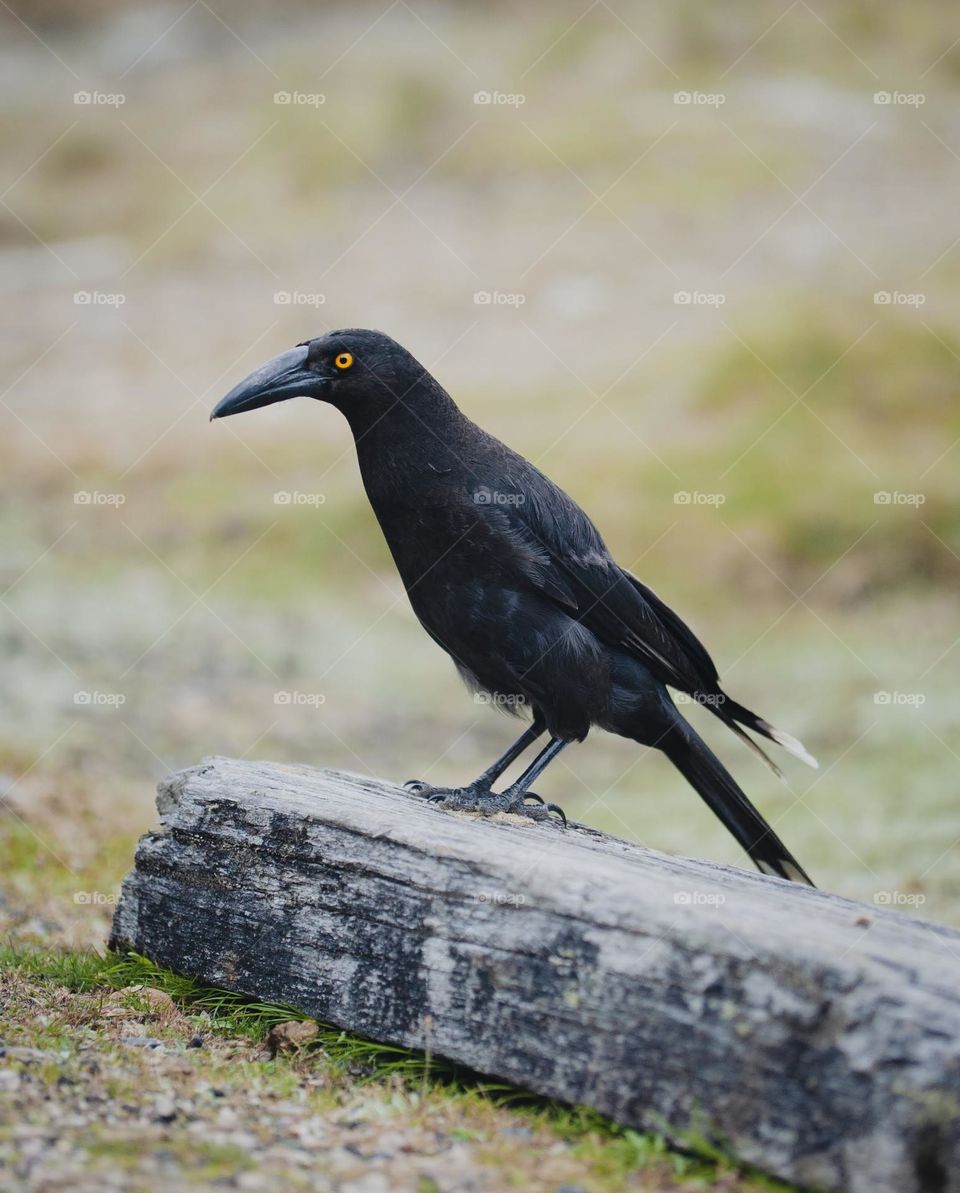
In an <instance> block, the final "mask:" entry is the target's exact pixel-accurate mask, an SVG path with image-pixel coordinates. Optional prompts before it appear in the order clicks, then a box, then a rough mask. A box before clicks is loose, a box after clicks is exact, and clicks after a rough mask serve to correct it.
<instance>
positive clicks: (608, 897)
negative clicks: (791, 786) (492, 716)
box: [111, 758, 960, 1193]
mask: <svg viewBox="0 0 960 1193" xmlns="http://www.w3.org/2000/svg"><path fill="white" fill-rule="evenodd" d="M157 803H158V808H159V811H160V814H161V820H162V828H161V829H159V830H158V831H155V832H150V833H147V834H146V835H145V836H144V837H143V838H142V839H141V841H140V844H139V847H138V849H137V855H136V865H135V868H134V870H133V871H132V872H131V873H130V874H129V876H128V877H127V878H126V880H125V881H124V883H123V889H122V893H121V898H120V902H119V905H118V907H117V910H116V915H115V919H114V926H113V937H112V942H111V943H112V946H113V947H114V948H116V949H134V950H136V951H137V952H141V953H145V954H146V955H147V956H149V957H151V958H152V959H153V960H154V961H156V962H158V963H160V964H162V965H165V966H168V967H170V968H172V969H174V970H177V971H178V972H180V973H182V974H186V975H189V976H190V977H193V978H196V979H199V980H200V981H202V982H204V983H207V984H211V985H216V986H222V987H226V988H228V989H230V990H234V991H238V992H241V993H243V994H247V995H250V996H252V997H255V998H257V999H259V1000H264V1001H277V1002H285V1003H291V1004H293V1005H295V1006H297V1007H299V1008H301V1009H302V1010H303V1011H305V1012H306V1013H308V1014H309V1015H311V1016H314V1017H315V1018H317V1019H319V1020H322V1021H325V1022H329V1023H333V1024H336V1025H338V1026H340V1027H343V1028H345V1029H348V1030H349V1031H351V1032H356V1033H358V1034H360V1035H364V1036H367V1037H369V1038H371V1039H374V1040H378V1041H384V1042H389V1043H393V1044H402V1045H406V1046H409V1047H414V1048H419V1049H427V1050H429V1051H430V1052H432V1053H433V1054H435V1055H439V1056H443V1057H447V1058H450V1059H451V1060H454V1061H457V1062H460V1063H461V1064H463V1065H465V1066H468V1067H469V1068H471V1069H473V1070H475V1071H477V1072H479V1073H482V1074H487V1075H490V1076H495V1077H498V1078H503V1079H506V1080H508V1081H511V1082H514V1083H516V1084H517V1085H520V1086H523V1087H525V1088H527V1089H529V1090H533V1091H536V1092H537V1093H540V1094H544V1095H547V1096H550V1097H554V1098H558V1099H562V1100H564V1101H567V1102H571V1103H586V1104H588V1105H590V1106H593V1107H596V1108H597V1109H598V1110H600V1111H602V1112H604V1113H606V1114H608V1115H611V1116H612V1117H613V1118H615V1119H616V1120H618V1121H619V1122H621V1123H625V1124H628V1125H630V1126H634V1127H637V1128H642V1129H653V1130H658V1131H665V1132H666V1133H667V1134H668V1135H669V1136H670V1137H671V1138H673V1139H674V1140H678V1141H681V1142H682V1141H683V1140H684V1139H685V1138H687V1137H688V1134H689V1133H695V1134H696V1135H697V1136H699V1137H702V1138H706V1139H708V1140H710V1141H711V1142H713V1143H715V1144H717V1145H719V1146H720V1147H721V1148H723V1149H724V1150H725V1151H727V1152H728V1153H729V1154H731V1155H733V1156H734V1157H736V1158H738V1159H739V1160H741V1161H744V1162H747V1163H749V1164H752V1165H756V1166H757V1167H759V1168H761V1169H763V1170H765V1171H767V1172H769V1173H771V1174H773V1175H775V1176H779V1177H781V1178H784V1179H786V1180H790V1181H793V1182H795V1183H798V1184H801V1185H805V1186H810V1187H816V1188H823V1189H842V1190H849V1191H850V1193H879V1191H882V1190H888V1189H889V1190H896V1193H955V1191H957V1190H960V933H957V932H954V931H951V930H949V929H947V928H944V927H940V926H938V925H936V924H932V923H927V922H923V921H920V920H917V919H913V918H910V917H908V916H906V915H904V914H902V913H900V912H897V911H893V910H890V909H885V908H882V907H881V908H873V907H870V908H867V907H866V906H863V905H861V904H858V903H854V902H851V901H850V900H847V899H841V898H838V897H836V896H833V895H829V894H826V893H824V892H820V891H813V890H810V889H808V888H804V887H801V886H797V885H794V884H790V883H786V882H782V881H780V880H779V879H775V878H768V877H764V876H763V875H760V874H754V873H750V872H747V871H742V870H738V869H734V868H732V867H727V866H721V865H715V864H711V863H709V862H702V861H691V860H689V859H686V858H677V857H668V856H665V855H663V854H659V853H655V852H653V851H651V850H648V849H643V848H641V847H640V846H637V845H631V844H628V843H626V842H624V841H620V840H617V839H615V838H612V837H609V836H605V835H603V834H601V833H598V832H595V831H593V830H590V829H588V828H585V827H583V826H581V825H571V826H570V828H569V829H567V830H566V831H564V830H563V829H562V828H560V827H559V826H558V825H555V824H532V823H530V822H524V821H520V820H518V819H517V818H515V817H503V816H500V817H496V818H491V819H478V818H476V817H472V816H467V815H463V814H460V813H452V812H445V811H443V810H441V809H438V808H436V807H434V806H431V805H429V804H427V803H426V802H424V801H422V800H420V799H418V798H417V797H415V796H411V795H409V794H408V793H406V792H404V791H403V790H402V789H401V788H398V787H395V786H392V785H390V784H387V783H384V782H381V781H379V780H373V779H366V778H361V777H359V776H357V775H351V774H347V773H344V772H338V771H329V770H317V769H313V768H310V767H306V766H281V765H278V764H271V763H253V762H244V761H237V760H235V759H229V758H212V759H208V760H206V761H205V762H204V763H203V764H202V765H200V766H196V767H192V768H189V769H187V770H183V771H180V772H178V773H176V774H173V775H171V776H170V777H169V778H168V779H166V780H165V781H164V782H162V783H161V784H160V787H159V795H158V801H157Z"/></svg>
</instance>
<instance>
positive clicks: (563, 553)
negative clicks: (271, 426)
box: [212, 329, 816, 882]
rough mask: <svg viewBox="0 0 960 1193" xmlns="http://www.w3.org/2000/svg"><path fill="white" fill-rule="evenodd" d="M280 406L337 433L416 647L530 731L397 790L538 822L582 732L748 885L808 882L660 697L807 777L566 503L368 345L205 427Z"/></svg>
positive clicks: (324, 354) (408, 360)
mask: <svg viewBox="0 0 960 1193" xmlns="http://www.w3.org/2000/svg"><path fill="white" fill-rule="evenodd" d="M297 395H305V396H308V397H315V398H319V399H322V400H324V401H327V402H329V403H331V404H332V405H334V406H336V407H337V408H338V409H339V410H340V411H341V412H342V413H343V414H344V415H345V417H346V419H347V421H348V422H349V424H350V427H351V430H352V431H353V436H354V440H355V442H356V448H357V456H358V460H359V464H360V471H361V475H362V477H363V483H364V487H365V489H366V492H367V496H368V497H369V499H370V504H371V505H372V506H373V510H374V513H375V514H376V516H377V519H378V521H379V523H380V526H381V528H382V530H383V533H384V536H385V538H386V541H387V544H388V546H389V548H390V551H391V553H392V555H393V558H394V561H395V563H396V566H397V569H398V571H399V573H400V576H401V579H402V580H403V584H404V586H405V588H406V591H407V593H408V595H409V598H410V603H411V605H412V607H413V610H414V612H415V613H416V615H417V617H418V618H419V619H420V622H421V623H422V625H423V626H424V628H425V629H426V631H427V633H428V634H429V635H430V636H431V637H432V638H433V639H434V641H436V642H437V643H439V645H440V646H442V647H443V649H444V650H446V651H447V652H448V654H450V656H451V657H452V659H453V661H454V662H455V664H456V666H457V668H458V669H459V671H460V673H461V675H462V676H463V677H464V679H465V680H466V681H467V682H468V683H469V684H470V685H471V686H472V687H474V688H476V689H477V690H480V691H483V692H487V693H489V694H490V696H491V698H492V700H493V701H495V702H497V703H499V704H501V705H502V706H504V707H506V708H510V709H512V710H515V711H519V710H523V709H525V710H527V711H529V713H530V714H531V716H532V724H531V727H530V728H529V729H528V730H527V731H526V732H525V733H524V734H523V735H522V737H521V738H520V739H519V740H518V742H517V743H515V745H514V746H513V747H511V749H510V750H508V751H507V752H506V754H504V755H503V757H502V758H500V759H498V760H497V761H496V762H495V763H494V764H493V765H492V766H491V767H490V768H488V770H487V771H486V772H484V774H483V775H481V776H480V777H479V778H478V779H477V780H476V781H475V782H474V783H472V784H470V785H469V786H467V787H464V788H457V789H435V788H428V787H426V785H425V784H414V785H413V787H414V789H416V790H418V791H420V792H421V793H423V794H426V795H427V796H428V797H430V798H433V799H435V800H437V801H439V802H442V803H444V804H445V805H446V806H449V807H455V808H471V809H477V808H479V809H480V810H493V809H498V808H505V809H509V810H512V811H519V812H523V813H525V814H526V815H531V816H533V817H535V818H539V817H542V816H545V815H548V814H549V810H550V809H554V807H555V806H554V805H546V807H542V806H540V805H539V797H538V796H533V795H532V793H530V791H529V788H530V785H531V783H532V782H533V780H534V779H535V778H536V777H537V775H538V774H540V772H541V771H542V770H543V768H544V767H545V766H546V765H547V763H548V762H549V761H550V760H551V759H552V758H554V757H555V756H556V754H558V753H559V752H560V750H561V749H563V748H564V746H565V745H566V744H567V743H569V742H572V741H582V740H583V739H584V738H585V737H586V736H587V734H588V732H589V731H590V729H591V727H593V726H598V727H600V728H602V729H606V730H609V731H610V732H612V733H617V734H620V735H621V736H623V737H628V738H632V739H633V740H635V741H637V742H640V743H641V744H643V745H646V746H652V747H655V748H657V749H659V750H662V751H663V752H664V753H665V754H666V755H667V757H668V758H670V760H671V761H672V762H673V763H674V765H675V766H676V767H677V768H678V769H679V770H680V771H681V772H682V773H683V775H684V776H685V777H686V778H687V780H688V781H689V782H690V784H691V785H692V786H693V787H694V788H695V789H696V790H697V791H698V792H699V794H700V795H701V796H702V798H703V799H704V800H705V801H706V803H707V804H708V805H709V807H710V808H711V809H712V810H713V811H714V812H715V813H716V815H717V816H718V817H719V818H720V819H721V820H722V822H723V823H724V824H725V825H726V827H727V828H728V829H729V830H730V832H731V833H732V834H733V835H734V837H736V839H737V840H738V841H739V842H740V844H741V845H742V846H743V847H744V848H745V849H746V851H747V852H748V853H749V855H750V857H751V858H752V859H753V860H754V862H755V863H756V864H757V866H759V867H760V869H761V870H763V871H765V872H766V873H769V874H776V875H779V876H780V877H783V878H790V879H794V880H796V881H802V882H810V879H809V878H808V877H807V875H806V873H805V872H804V870H803V869H802V867H801V866H800V865H799V863H798V862H797V861H796V860H795V859H794V858H793V857H792V856H791V854H790V852H789V851H788V850H787V848H786V846H784V844H783V842H782V841H780V839H779V838H778V837H777V835H776V834H775V833H774V831H773V829H772V828H771V827H770V826H769V825H768V824H767V823H766V821H765V820H764V819H763V817H762V816H761V815H760V813H759V812H757V810H756V809H755V808H754V807H753V805H752V804H751V803H750V801H749V800H748V799H747V797H746V796H745V795H744V793H743V792H742V791H741V789H740V788H739V786H738V785H737V784H736V782H735V781H734V779H733V778H732V777H731V775H730V774H729V773H728V771H727V770H726V769H725V768H724V766H723V765H722V764H721V762H720V761H719V759H718V758H717V757H716V755H715V754H713V752H712V751H711V750H710V749H709V748H708V746H707V745H706V743H705V742H704V741H703V739H702V738H701V737H700V736H699V734H697V733H696V731H695V730H694V729H693V728H692V726H691V725H690V724H689V723H688V722H687V721H686V720H685V718H684V717H683V716H682V715H681V714H680V712H679V710H678V709H677V707H676V705H675V703H674V701H673V699H672V698H671V696H670V693H669V691H668V688H673V689H674V690H676V691H678V692H683V693H686V694H688V695H689V696H690V697H691V698H693V699H694V700H696V701H698V702H699V703H702V704H703V705H704V706H705V707H707V708H708V709H709V710H710V711H711V712H713V713H714V714H715V715H716V716H717V717H718V718H719V719H720V720H721V721H723V722H724V723H725V724H726V725H727V726H729V728H730V729H732V730H733V731H734V732H735V733H736V734H737V735H738V736H739V737H740V738H741V739H743V740H744V741H745V742H747V743H748V744H749V745H750V746H751V747H752V748H753V749H755V750H756V751H757V752H759V753H760V754H761V755H762V756H763V757H764V758H765V759H766V760H767V761H768V762H770V760H769V759H768V758H767V756H766V754H765V753H764V751H763V750H761V749H760V747H759V745H758V744H757V743H756V742H755V741H754V740H753V738H751V737H750V736H749V735H748V733H747V732H746V730H751V731H753V732H754V733H756V734H759V735H760V736H762V737H764V738H767V739H769V740H771V741H774V742H776V743H778V744H779V745H781V746H784V747H785V748H786V749H788V750H790V751H791V752H792V753H794V754H795V755H797V756H798V757H800V758H802V759H804V760H805V761H807V762H809V763H811V764H812V765H816V763H815V761H814V760H813V759H812V758H811V757H810V755H809V754H808V753H807V752H806V750H805V749H804V748H803V746H802V745H801V744H800V743H799V742H798V741H796V740H795V739H794V738H792V737H790V736H789V735H788V734H784V733H782V732H780V731H779V730H777V729H774V728H773V726H771V725H770V724H769V723H768V722H767V721H765V720H763V719H762V718H760V717H758V716H756V714H754V713H752V712H750V710H749V709H746V708H744V707H743V706H742V705H740V704H737V703H736V702H735V701H733V700H731V699H729V698H728V697H727V696H726V695H725V693H724V692H723V691H722V690H721V687H720V682H719V679H718V676H717V670H716V667H715V666H714V663H713V660H712V659H711V658H710V655H709V654H708V653H707V651H706V649H705V648H704V646H703V645H702V644H701V642H700V641H699V640H698V639H697V637H696V636H695V635H694V633H693V632H692V631H691V630H690V628H689V627H688V626H687V625H686V624H685V623H684V622H683V621H682V620H681V619H680V617H678V616H677V614H676V613H675V612H674V611H673V610H672V609H670V608H669V607H668V606H667V605H666V604H664V602H663V601H662V600H661V599H660V598H659V597H658V596H657V595H656V594H655V593H654V592H653V591H652V590H651V589H650V588H648V587H647V585H645V584H644V583H643V582H642V581H640V580H638V579H637V578H636V577H635V576H633V575H631V574H630V573H629V572H627V571H625V570H624V569H623V568H621V567H619V565H618V564H617V563H616V561H615V560H614V559H613V558H612V556H611V555H610V552H609V551H608V550H607V547H606V545H605V544H604V542H603V539H602V538H601V536H600V533H599V532H598V530H597V529H596V527H595V526H594V524H593V523H592V522H591V521H590V519H589V518H588V517H587V515H586V514H585V513H584V512H583V510H581V509H580V507H579V506H578V505H577V504H576V502H574V501H573V500H572V499H571V498H570V497H569V496H568V495H567V494H566V493H565V492H563V490H562V489H560V488H558V487H557V486H556V485H555V484H553V482H552V481H550V480H549V479H548V478H547V477H546V476H544V474H543V473H542V472H540V471H539V469H537V468H535V467H534V466H533V465H532V464H531V463H530V462H529V461H528V460H525V459H524V458H523V457H522V456H520V455H518V454H517V453H516V452H514V451H512V450H511V449H510V448H509V447H507V446H506V445H505V444H503V443H501V442H500V441H499V440H498V439H495V438H494V437H493V436H492V435H489V434H487V432H485V431H484V430H482V429H481V428H480V427H478V426H477V425H476V424H475V423H473V422H471V421H470V419H468V418H467V417H466V415H464V414H463V413H462V411H461V410H460V409H459V408H458V407H457V406H456V404H455V403H454V401H453V400H452V398H451V397H450V396H449V394H447V392H446V391H445V390H444V389H443V388H442V386H441V385H440V384H439V382H437V381H436V380H435V379H434V378H433V377H432V376H431V375H430V373H429V372H428V371H427V370H426V369H425V368H424V367H423V366H422V365H421V364H419V363H418V362H417V361H416V360H415V359H414V358H413V356H411V355H410V353H409V352H407V351H406V350H405V349H404V348H402V347H401V346H400V345H399V344H397V343H395V342H394V341H393V340H391V339H390V338H389V337H388V336H385V335H382V334H381V333H379V332H374V331H365V330H359V329H347V330H343V331H336V332H331V333H329V334H328V335H325V336H322V337H320V338H319V339H315V340H310V341H308V342H306V343H304V344H300V345H298V346H297V347H296V348H293V349H291V350H290V351H288V352H284V353H282V354H281V355H280V356H278V357H275V358H274V359H273V360H272V361H269V362H268V363H267V364H266V365H264V366H263V367H262V368H261V369H259V370H257V372H255V373H253V374H251V376H250V377H248V378H247V379H246V380H244V381H243V382H241V383H240V384H239V385H238V386H237V387H236V388H235V389H233V390H232V391H231V392H230V393H229V394H227V396H226V397H225V398H224V399H223V400H222V401H221V402H220V403H219V404H218V405H217V407H216V409H215V410H214V412H213V415H212V417H213V418H221V417H224V416H226V415H229V414H235V413H239V412H241V411H244V410H252V409H255V408H256V407H258V406H264V405H268V404H270V403H272V402H276V401H280V400H282V399H284V398H288V397H294V396H297ZM543 732H546V733H547V734H549V737H550V741H549V744H548V745H547V747H546V748H545V749H544V750H543V751H542V752H541V753H540V755H538V757H537V758H536V759H535V761H534V762H533V763H532V764H531V765H530V766H529V767H528V768H527V770H526V771H525V772H524V773H523V775H521V777H520V778H519V779H518V780H517V782H516V783H514V784H512V785H511V786H510V787H509V788H508V789H507V790H506V791H505V792H503V793H500V794H499V795H495V794H494V793H493V791H492V784H493V783H494V782H495V780H496V779H497V778H498V777H499V776H500V774H502V772H503V771H504V770H505V769H506V767H507V766H508V765H509V764H510V763H511V762H512V761H513V760H514V759H515V758H516V757H518V756H519V754H520V753H521V752H522V751H523V750H524V749H526V748H527V746H529V745H530V744H531V743H532V742H533V741H534V740H535V739H536V738H537V737H539V736H540V735H541V734H542V733H543ZM770 765H771V766H773V763H772V762H770ZM774 769H776V768H775V767H774ZM529 799H534V800H536V801H538V803H537V804H535V805H530V804H528V803H527V802H526V800H529ZM556 811H559V809H556Z"/></svg>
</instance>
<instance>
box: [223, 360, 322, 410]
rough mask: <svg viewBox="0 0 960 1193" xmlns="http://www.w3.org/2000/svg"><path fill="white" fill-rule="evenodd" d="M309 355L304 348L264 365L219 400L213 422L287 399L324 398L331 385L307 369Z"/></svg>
mask: <svg viewBox="0 0 960 1193" xmlns="http://www.w3.org/2000/svg"><path fill="white" fill-rule="evenodd" d="M307 351H308V349H307V347H306V345H303V344H301V345H300V346H299V347H297V348H291V349H289V351H287V352H281V353H280V355H279V356H275V357H273V359H272V360H268V361H267V363H266V364H265V365H261V366H260V368H259V369H257V370H256V372H254V373H251V374H250V376H249V377H245V378H244V379H243V381H241V382H240V384H239V385H235V386H234V387H233V389H231V390H230V392H229V393H228V394H227V395H226V397H223V398H221V399H220V401H219V402H218V403H217V404H216V406H214V408H213V413H212V414H211V415H210V419H211V421H213V419H215V418H226V417H227V415H229V414H242V413H243V412H244V411H246V410H257V409H258V408H259V407H260V406H270V405H272V403H274V402H282V401H284V400H285V399H286V398H296V397H300V396H305V397H311V398H319V397H323V395H324V394H325V393H326V391H327V389H328V387H329V385H330V382H329V380H328V379H327V378H325V377H321V376H318V374H316V373H314V372H313V371H312V370H311V369H308V368H307V367H306V360H307Z"/></svg>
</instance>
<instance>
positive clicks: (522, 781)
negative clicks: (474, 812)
mask: <svg viewBox="0 0 960 1193" xmlns="http://www.w3.org/2000/svg"><path fill="white" fill-rule="evenodd" d="M569 744H570V743H569V742H567V741H564V740H563V738H562V737H552V738H551V739H550V740H549V741H548V742H547V744H546V745H545V746H544V747H543V749H542V750H541V751H540V753H539V754H538V755H537V756H536V758H534V760H533V762H531V763H530V765H529V766H528V767H527V769H526V770H525V771H524V772H523V774H522V775H521V776H520V778H519V779H517V781H516V782H515V783H511V784H510V786H509V787H508V788H507V789H506V791H504V792H503V794H502V795H500V796H498V797H497V798H498V799H505V800H509V801H510V804H511V806H510V807H509V808H507V811H510V812H521V811H522V812H523V813H524V814H526V815H527V816H532V817H533V819H534V820H540V819H543V818H546V817H547V816H549V815H550V813H551V812H556V813H557V814H558V815H559V816H560V819H561V820H562V821H563V823H564V824H566V823H567V818H566V816H565V814H564V811H563V809H562V808H560V807H558V806H557V805H556V804H546V803H544V802H543V800H542V799H541V798H540V796H539V795H537V794H536V792H533V791H530V790H528V788H529V787H530V784H531V783H532V782H533V781H534V780H535V779H537V778H538V777H539V776H540V775H542V774H543V772H544V771H545V770H546V769H547V767H548V766H549V765H550V763H551V762H552V761H553V760H554V758H556V756H557V755H558V754H559V753H560V751H561V750H562V749H563V748H564V747H565V746H568V745H569ZM528 799H535V800H536V801H537V802H538V803H540V804H542V805H543V807H542V808H528V807H526V805H525V803H524V801H525V800H528Z"/></svg>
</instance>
